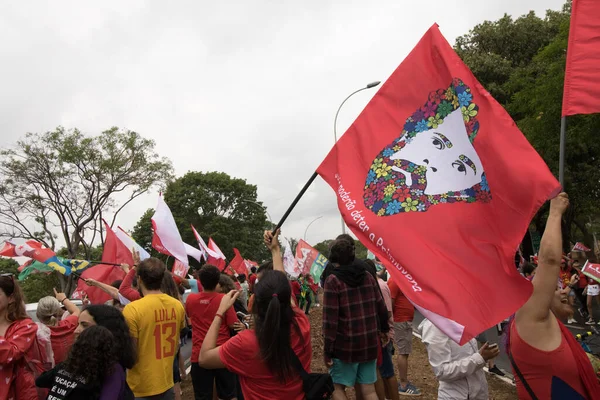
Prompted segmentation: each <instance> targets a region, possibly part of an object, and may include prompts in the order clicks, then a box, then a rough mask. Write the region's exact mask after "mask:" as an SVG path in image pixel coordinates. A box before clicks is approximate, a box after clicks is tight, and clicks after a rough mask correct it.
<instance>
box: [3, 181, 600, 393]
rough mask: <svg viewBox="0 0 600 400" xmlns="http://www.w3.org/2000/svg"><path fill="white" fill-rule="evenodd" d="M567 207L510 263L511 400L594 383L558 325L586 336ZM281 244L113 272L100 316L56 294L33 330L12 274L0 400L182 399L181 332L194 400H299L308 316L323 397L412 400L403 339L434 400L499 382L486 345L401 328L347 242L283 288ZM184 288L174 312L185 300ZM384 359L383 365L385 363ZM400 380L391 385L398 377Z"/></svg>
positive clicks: (42, 305) (6, 285)
mask: <svg viewBox="0 0 600 400" xmlns="http://www.w3.org/2000/svg"><path fill="white" fill-rule="evenodd" d="M567 207H568V197H567V196H566V194H564V193H563V194H560V195H559V196H558V197H557V198H555V199H553V200H552V201H551V205H550V214H549V217H548V221H547V226H546V230H545V232H544V235H543V238H542V241H541V247H540V251H539V258H538V259H537V267H535V266H534V265H532V264H529V263H523V264H522V265H521V272H522V274H523V276H524V277H525V278H527V279H530V280H531V281H532V283H533V288H534V290H533V295H532V296H531V298H530V299H529V300H528V301H527V303H526V304H525V305H524V306H523V307H522V308H521V309H519V310H518V311H517V312H516V314H515V315H514V316H513V317H512V318H511V319H510V321H509V323H508V326H507V328H506V332H507V335H506V336H507V337H506V351H507V353H508V355H509V358H510V360H511V363H512V368H513V372H514V374H515V379H516V383H517V390H518V395H519V398H521V399H551V398H552V399H554V398H560V399H579V398H581V399H597V398H598V397H599V396H600V386H599V385H598V377H597V375H596V373H595V371H594V370H593V368H592V366H591V363H590V361H589V359H588V358H587V355H586V354H585V352H584V351H583V350H582V348H581V346H580V345H579V343H578V342H577V341H576V340H575V338H574V337H573V335H572V334H571V333H570V332H569V331H568V330H567V329H566V328H565V326H564V325H563V323H562V322H561V321H567V322H571V319H572V318H573V304H574V299H575V298H578V299H579V302H580V304H581V307H580V308H579V312H580V313H581V314H582V315H585V316H586V317H587V318H589V319H588V321H587V323H588V324H591V323H594V321H593V315H592V306H593V304H592V303H593V302H592V300H593V298H594V297H596V298H598V287H597V286H598V285H597V283H596V282H595V281H587V279H586V278H585V277H583V275H582V274H581V273H580V270H579V267H580V263H578V262H575V261H573V260H571V259H565V258H563V256H562V237H561V227H560V223H561V218H562V215H563V213H564V212H565V210H566V209H567ZM277 236H278V233H277V232H275V233H273V232H269V231H267V232H265V234H264V243H265V245H266V246H267V247H268V248H269V250H270V251H271V254H272V260H271V261H268V262H265V263H263V264H262V265H261V266H260V267H259V268H258V269H256V268H254V267H253V269H252V270H251V271H250V274H249V277H246V276H245V275H241V276H238V275H237V274H235V275H234V276H233V277H232V276H230V275H227V274H225V273H223V272H222V271H220V270H219V269H218V268H217V267H215V266H212V265H204V266H202V268H200V269H199V270H198V271H197V272H196V274H195V279H182V278H179V277H176V276H173V275H172V274H171V273H170V272H169V271H168V270H167V268H166V266H165V264H164V263H163V262H162V261H160V260H159V259H156V258H148V259H145V260H139V256H138V255H137V254H135V252H134V260H135V265H133V266H127V265H123V268H124V270H125V271H126V276H125V278H124V279H123V281H122V282H114V283H113V284H112V285H109V284H105V283H101V282H95V281H90V282H88V284H90V285H93V286H97V287H99V288H101V289H102V290H104V291H105V292H106V293H108V294H110V296H111V298H112V300H111V301H109V302H108V304H86V305H84V307H83V309H82V310H80V309H79V308H78V307H77V306H76V305H75V304H73V303H72V302H71V301H70V300H69V299H68V298H67V296H66V295H65V294H64V293H59V292H56V291H55V293H54V296H48V297H45V298H43V299H41V300H40V301H39V304H38V309H37V314H36V316H37V319H38V320H39V322H37V323H36V322H34V321H33V320H32V319H30V317H29V316H28V315H27V313H26V312H25V302H24V298H23V294H22V291H21V289H20V287H19V284H18V282H17V281H16V280H15V277H14V275H12V274H5V273H3V274H0V400H9V399H12V400H35V399H46V398H47V399H51V400H55V399H60V400H63V399H102V400H108V399H111V400H125V399H126V400H130V399H152V400H163V399H164V400H167V399H168V400H171V399H180V398H181V388H180V382H181V381H182V379H185V377H186V370H185V368H184V357H183V355H182V353H181V351H180V348H181V345H182V343H184V342H185V340H186V338H187V337H188V335H189V333H190V330H191V338H192V354H191V372H190V376H191V381H192V385H193V390H194V396H195V399H197V400H201V399H206V400H213V399H216V398H218V399H225V400H231V399H244V398H245V399H297V400H301V399H304V398H305V391H306V390H308V389H309V388H307V380H306V377H307V376H308V375H307V374H306V373H305V372H310V371H311V362H312V358H313V354H312V344H311V334H310V332H311V326H310V322H309V319H308V317H307V315H308V314H309V312H310V309H311V306H312V307H314V306H315V305H319V306H322V309H323V320H322V328H323V331H322V332H323V343H324V345H323V360H322V362H323V365H324V366H326V367H327V369H328V371H329V375H330V376H331V380H332V382H333V388H332V389H333V390H332V396H333V398H334V399H345V398H347V394H346V392H347V390H348V389H349V388H354V389H355V391H356V396H357V398H359V399H366V400H370V399H381V400H384V399H399V398H400V396H420V395H421V390H420V389H419V388H418V387H416V386H415V385H414V384H413V383H411V381H410V380H409V358H410V355H411V352H412V342H413V331H414V330H416V331H417V332H419V333H420V335H421V337H422V341H423V343H424V344H425V345H426V348H427V354H428V357H429V362H430V364H431V368H432V370H433V372H434V374H435V376H436V378H437V379H438V381H439V389H438V398H439V399H487V398H488V386H487V379H486V377H485V375H484V372H483V368H484V366H487V367H488V368H489V370H490V371H491V372H495V373H498V374H502V372H501V371H500V370H499V369H498V368H497V367H495V365H494V364H493V360H494V358H495V357H497V356H498V354H499V352H500V346H498V344H497V343H488V342H487V341H486V338H485V337H480V338H479V340H480V341H481V342H482V345H481V346H480V345H478V342H477V340H475V339H472V340H471V341H469V342H468V343H466V344H465V345H463V346H459V345H458V344H457V343H455V342H454V341H452V340H451V339H450V338H449V337H448V336H447V335H446V334H444V332H442V331H441V330H440V329H438V328H437V327H436V326H435V325H434V324H433V323H432V322H431V321H429V320H427V319H425V320H423V321H422V322H421V323H420V324H419V326H418V327H415V326H413V318H414V313H415V310H414V307H413V305H412V304H411V303H410V301H409V300H408V299H407V298H406V296H404V294H403V293H402V291H401V290H400V287H399V286H398V284H397V283H396V282H394V280H393V279H391V278H390V277H389V276H388V274H387V273H386V271H385V269H380V270H379V271H378V269H377V267H376V264H375V263H374V262H373V261H371V260H360V259H358V258H357V257H356V252H355V242H354V240H353V238H352V237H350V236H348V235H341V236H339V237H338V238H337V239H336V240H335V241H333V243H332V244H331V247H330V253H329V263H328V265H327V266H326V268H325V270H324V271H323V273H322V276H321V278H320V282H319V283H315V282H314V281H313V279H312V276H310V275H308V276H306V275H305V276H300V277H299V278H298V279H293V280H290V277H289V276H288V275H287V274H286V273H285V270H284V266H283V261H282V254H281V248H280V246H279V241H278V240H277ZM186 287H187V288H190V289H191V292H192V293H191V294H189V296H187V299H185V302H184V301H183V298H182V294H183V292H184V290H185V288H186ZM394 354H396V356H397V357H396V360H397V361H396V365H394V362H393V355H394ZM395 367H397V371H398V373H396V368H395Z"/></svg>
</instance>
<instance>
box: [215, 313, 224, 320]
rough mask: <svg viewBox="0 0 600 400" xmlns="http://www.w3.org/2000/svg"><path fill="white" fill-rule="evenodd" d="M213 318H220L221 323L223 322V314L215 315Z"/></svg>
mask: <svg viewBox="0 0 600 400" xmlns="http://www.w3.org/2000/svg"><path fill="white" fill-rule="evenodd" d="M215 317H219V318H221V321H223V320H224V318H223V314H219V313H216V314H215Z"/></svg>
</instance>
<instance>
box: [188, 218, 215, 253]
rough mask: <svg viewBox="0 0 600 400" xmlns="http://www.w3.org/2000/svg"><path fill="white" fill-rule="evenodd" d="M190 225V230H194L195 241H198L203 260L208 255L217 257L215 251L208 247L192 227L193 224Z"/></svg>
mask: <svg viewBox="0 0 600 400" xmlns="http://www.w3.org/2000/svg"><path fill="white" fill-rule="evenodd" d="M190 226H191V227H192V232H194V236H195V237H196V241H197V242H198V247H199V248H200V251H201V252H202V257H204V259H205V260H208V257H209V256H212V257H214V258H219V255H218V254H217V253H215V252H214V251H212V250H211V249H209V248H208V246H207V245H206V243H205V242H204V239H202V236H200V234H199V233H198V231H196V228H194V225H190Z"/></svg>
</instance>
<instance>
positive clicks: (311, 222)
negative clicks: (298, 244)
mask: <svg viewBox="0 0 600 400" xmlns="http://www.w3.org/2000/svg"><path fill="white" fill-rule="evenodd" d="M321 218H323V216H322V215H321V216H320V217H317V218H315V219H313V220H312V221H310V224H308V226H307V227H306V229H305V230H304V241H305V242H306V232H308V228H310V226H311V225H312V224H313V222H315V221H317V220H319V219H321Z"/></svg>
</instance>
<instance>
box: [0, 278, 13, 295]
mask: <svg viewBox="0 0 600 400" xmlns="http://www.w3.org/2000/svg"><path fill="white" fill-rule="evenodd" d="M0 278H10V280H11V282H12V285H13V289H12V290H14V288H15V286H16V285H15V274H11V273H10V272H7V273H1V274H0ZM9 290H10V289H9ZM10 294H12V291H11V293H10ZM7 295H9V294H8V293H7Z"/></svg>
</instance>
